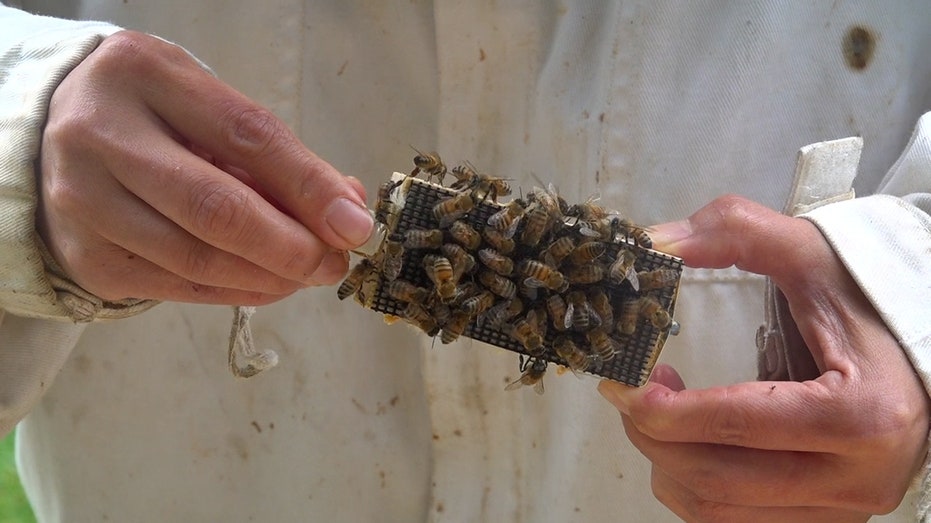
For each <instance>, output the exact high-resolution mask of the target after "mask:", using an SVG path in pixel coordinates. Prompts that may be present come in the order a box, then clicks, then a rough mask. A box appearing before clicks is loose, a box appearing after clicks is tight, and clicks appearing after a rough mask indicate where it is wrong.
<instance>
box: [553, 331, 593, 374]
mask: <svg viewBox="0 0 931 523" xmlns="http://www.w3.org/2000/svg"><path fill="white" fill-rule="evenodd" d="M553 349H555V350H556V355H557V356H559V357H560V358H562V359H564V360H566V365H568V366H569V369H571V370H572V372H573V373H575V375H576V376H580V375H581V373H583V372H585V371H588V370H590V369H593V368H595V367H596V366H597V362H598V358H597V357H595V355H593V354H589V353H587V352H585V351H584V350H582V349H581V348H579V346H578V345H577V344H576V343H575V342H574V341H572V339H571V338H570V337H569V336H557V337H556V339H554V340H553Z"/></svg>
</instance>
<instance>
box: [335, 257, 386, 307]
mask: <svg viewBox="0 0 931 523" xmlns="http://www.w3.org/2000/svg"><path fill="white" fill-rule="evenodd" d="M376 270H377V268H376V266H375V264H374V263H373V262H372V260H370V259H369V258H362V259H361V260H359V262H358V263H356V264H355V265H354V266H353V268H352V270H351V271H349V274H348V275H347V276H346V279H344V280H343V282H342V283H340V284H339V288H337V289H336V297H338V298H339V299H341V300H345V299H346V298H348V297H349V296H352V295H353V294H355V293H356V291H358V290H359V288H360V287H362V282H363V280H365V277H366V275H368V274H369V273H372V272H375V271H376Z"/></svg>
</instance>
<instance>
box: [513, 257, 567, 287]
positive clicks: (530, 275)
mask: <svg viewBox="0 0 931 523" xmlns="http://www.w3.org/2000/svg"><path fill="white" fill-rule="evenodd" d="M519 271H520V273H521V274H523V275H524V277H525V279H524V285H526V286H527V287H545V288H547V289H550V290H553V291H557V292H563V291H565V290H566V288H568V286H569V282H568V281H567V280H566V277H565V276H563V274H562V273H561V272H559V271H557V270H556V269H554V268H552V267H550V266H549V265H547V264H545V263H542V262H538V261H536V260H531V259H524V260H523V261H521V263H520V266H519Z"/></svg>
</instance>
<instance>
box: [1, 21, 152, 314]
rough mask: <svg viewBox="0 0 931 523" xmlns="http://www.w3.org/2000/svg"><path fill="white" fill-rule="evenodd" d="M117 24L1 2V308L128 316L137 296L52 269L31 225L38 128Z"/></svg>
mask: <svg viewBox="0 0 931 523" xmlns="http://www.w3.org/2000/svg"><path fill="white" fill-rule="evenodd" d="M119 29H120V28H118V27H116V26H113V25H111V24H107V23H102V22H75V21H70V20H60V19H55V18H48V17H42V16H35V15H31V14H28V13H25V12H23V11H20V10H17V9H13V8H11V7H4V6H0V310H2V311H6V312H7V313H12V314H16V315H20V316H29V317H38V318H54V319H70V320H72V321H76V322H85V321H91V320H94V319H98V318H118V317H124V316H128V315H130V314H133V313H135V312H139V311H140V310H144V309H146V308H148V307H150V306H151V305H152V304H153V303H152V302H147V301H142V300H125V301H123V302H116V303H113V302H104V301H103V300H100V299H99V298H97V297H95V296H93V295H91V294H89V293H87V292H86V291H84V290H83V289H81V288H80V287H78V286H77V285H75V284H73V283H72V282H70V281H69V280H68V279H67V278H66V277H65V276H64V274H62V273H61V271H60V270H57V269H56V267H55V265H54V262H53V261H52V260H51V257H50V256H48V255H47V253H46V252H45V249H44V248H43V246H42V242H41V241H40V240H39V237H38V235H37V234H36V232H35V213H36V202H37V196H36V173H35V165H36V161H37V158H38V153H39V144H40V140H41V136H42V128H43V125H44V123H45V118H46V115H47V109H48V104H49V100H50V98H51V96H52V93H53V92H54V90H55V88H56V87H57V86H58V84H59V83H60V82H61V81H62V79H63V78H64V77H65V75H67V74H68V73H69V72H70V71H71V70H72V69H73V68H74V67H75V66H76V65H77V64H79V63H80V62H81V60H83V59H84V58H85V57H86V56H87V55H88V54H90V53H91V52H92V51H93V50H94V49H95V48H96V47H97V45H99V43H100V42H101V41H102V40H103V38H105V37H106V36H108V35H110V34H112V33H114V32H116V31H119Z"/></svg>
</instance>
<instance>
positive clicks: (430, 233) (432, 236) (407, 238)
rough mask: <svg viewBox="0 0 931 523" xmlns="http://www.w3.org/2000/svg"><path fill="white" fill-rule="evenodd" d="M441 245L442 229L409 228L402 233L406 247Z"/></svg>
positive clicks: (429, 247) (430, 247)
mask: <svg viewBox="0 0 931 523" xmlns="http://www.w3.org/2000/svg"><path fill="white" fill-rule="evenodd" d="M441 245H443V231H441V230H439V229H411V230H408V231H406V232H405V233H404V248H406V249H439V248H440V246H441Z"/></svg>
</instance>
